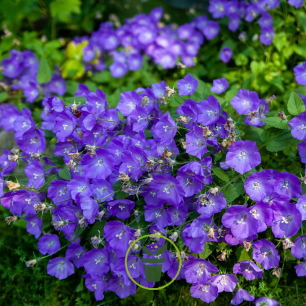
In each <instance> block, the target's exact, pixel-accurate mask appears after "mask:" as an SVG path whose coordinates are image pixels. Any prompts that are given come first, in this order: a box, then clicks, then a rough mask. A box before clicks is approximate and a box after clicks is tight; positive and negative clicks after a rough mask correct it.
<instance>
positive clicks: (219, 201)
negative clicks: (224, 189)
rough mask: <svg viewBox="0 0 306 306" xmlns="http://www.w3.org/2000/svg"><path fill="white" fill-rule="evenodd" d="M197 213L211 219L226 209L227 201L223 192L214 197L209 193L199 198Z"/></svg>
mask: <svg viewBox="0 0 306 306" xmlns="http://www.w3.org/2000/svg"><path fill="white" fill-rule="evenodd" d="M196 204H197V212H198V213H199V214H201V216H203V217H204V218H210V217H211V216H212V215H213V214H215V213H218V212H220V211H221V210H222V209H224V208H225V207H226V199H225V198H224V197H223V194H222V193H221V192H218V193H217V194H215V195H213V194H211V193H209V192H207V193H206V194H200V195H199V196H198V197H197V201H196Z"/></svg>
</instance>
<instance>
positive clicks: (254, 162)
mask: <svg viewBox="0 0 306 306" xmlns="http://www.w3.org/2000/svg"><path fill="white" fill-rule="evenodd" d="M225 162H226V164H227V165H229V166H230V167H231V168H234V169H235V171H237V172H238V173H240V174H244V173H246V172H248V171H250V170H252V169H253V168H255V167H257V166H258V165H259V164H260V163H261V157H260V154H259V152H258V148H257V146H256V143H255V142H253V141H249V140H245V141H244V140H239V141H236V142H234V143H233V144H232V145H231V146H230V147H229V149H228V152H227V154H226V160H225Z"/></svg>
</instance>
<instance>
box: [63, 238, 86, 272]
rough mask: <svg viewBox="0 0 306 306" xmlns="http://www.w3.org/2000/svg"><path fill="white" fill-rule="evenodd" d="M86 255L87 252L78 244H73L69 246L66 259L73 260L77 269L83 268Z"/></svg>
mask: <svg viewBox="0 0 306 306" xmlns="http://www.w3.org/2000/svg"><path fill="white" fill-rule="evenodd" d="M85 253H86V250H85V249H84V248H83V247H82V246H81V245H80V244H79V243H78V242H73V243H71V244H69V245H68V247H67V250H66V254H65V257H66V258H67V259H69V260H71V261H72V262H73V264H74V265H75V266H76V267H77V268H81V267H83V265H84V261H83V257H84V255H85Z"/></svg>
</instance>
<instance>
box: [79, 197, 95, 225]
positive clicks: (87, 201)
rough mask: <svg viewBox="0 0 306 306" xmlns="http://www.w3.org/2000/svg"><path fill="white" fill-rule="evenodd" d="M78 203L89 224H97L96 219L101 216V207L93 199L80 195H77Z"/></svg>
mask: <svg viewBox="0 0 306 306" xmlns="http://www.w3.org/2000/svg"><path fill="white" fill-rule="evenodd" d="M76 203H77V205H78V206H79V207H80V208H81V210H82V214H83V216H84V217H85V218H86V220H87V222H88V223H89V224H93V223H95V218H96V217H97V216H98V214H99V205H98V203H97V201H96V200H94V199H93V198H91V197H89V196H87V195H85V194H82V193H78V194H77V195H76Z"/></svg>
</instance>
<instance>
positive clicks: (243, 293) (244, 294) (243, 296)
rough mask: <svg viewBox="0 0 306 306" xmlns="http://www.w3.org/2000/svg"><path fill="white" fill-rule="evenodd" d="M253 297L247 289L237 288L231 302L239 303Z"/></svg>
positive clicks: (233, 303)
mask: <svg viewBox="0 0 306 306" xmlns="http://www.w3.org/2000/svg"><path fill="white" fill-rule="evenodd" d="M254 299H255V297H254V296H253V295H250V294H249V292H248V291H247V290H245V289H241V288H239V289H238V291H237V292H236V293H235V294H234V296H233V299H232V300H231V304H232V305H239V304H241V303H242V302H243V301H247V302H252V301H254Z"/></svg>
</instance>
